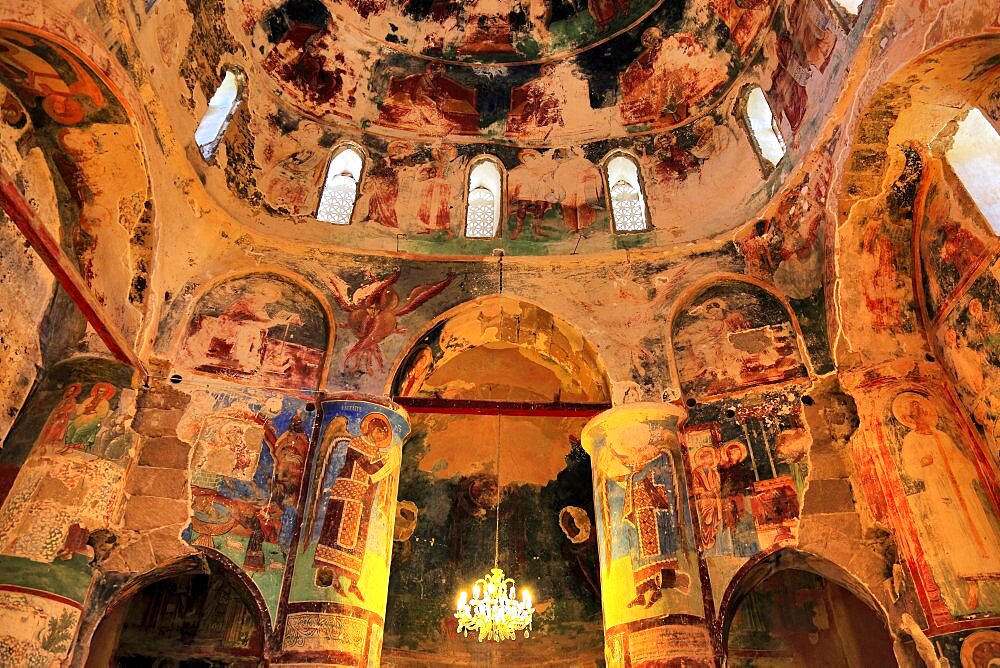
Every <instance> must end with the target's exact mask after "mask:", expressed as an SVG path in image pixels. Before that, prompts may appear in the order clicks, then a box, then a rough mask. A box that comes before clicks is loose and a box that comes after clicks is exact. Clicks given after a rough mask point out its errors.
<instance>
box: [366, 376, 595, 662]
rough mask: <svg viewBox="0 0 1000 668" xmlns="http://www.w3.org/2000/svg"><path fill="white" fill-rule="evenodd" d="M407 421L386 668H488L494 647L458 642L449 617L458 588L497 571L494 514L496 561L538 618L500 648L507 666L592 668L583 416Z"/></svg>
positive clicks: (418, 417)
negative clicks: (396, 665)
mask: <svg viewBox="0 0 1000 668" xmlns="http://www.w3.org/2000/svg"><path fill="white" fill-rule="evenodd" d="M515 373H516V372H515ZM411 419H412V420H413V429H414V435H413V436H412V437H411V438H410V440H409V441H408V442H407V444H406V446H405V447H404V449H403V463H402V468H401V470H400V485H399V499H400V503H399V515H398V516H397V520H396V527H397V529H398V533H397V535H396V536H395V540H396V543H395V546H394V548H393V562H392V570H391V579H390V584H389V592H390V593H389V601H388V611H387V614H386V630H385V650H384V656H385V658H386V660H388V661H391V662H400V663H405V662H407V661H416V662H420V663H421V664H422V665H439V664H443V663H446V662H450V661H460V662H462V663H464V664H466V665H492V664H493V663H494V662H495V660H496V659H494V658H493V657H492V652H493V651H494V650H493V648H492V647H491V645H492V643H483V644H480V643H478V642H476V641H475V640H474V638H473V637H471V636H470V637H469V638H464V637H462V636H461V635H460V634H458V633H457V630H456V620H455V618H454V617H453V613H454V611H455V610H454V606H455V598H456V596H457V593H458V591H459V590H461V589H465V590H468V589H469V588H470V587H471V586H472V583H473V582H474V581H475V580H476V579H477V578H481V577H483V575H484V574H485V573H486V572H487V571H488V570H489V568H491V567H492V565H493V558H494V548H495V546H496V544H497V543H495V541H496V537H497V533H496V522H497V519H498V517H497V513H498V512H499V522H500V529H499V542H498V545H499V564H500V566H501V567H502V568H503V569H504V570H505V572H506V573H507V574H508V575H509V576H511V577H513V578H515V581H516V586H517V588H518V590H523V589H524V588H528V590H529V591H530V592H531V594H532V598H533V599H534V606H535V609H536V612H535V616H534V621H533V626H532V629H531V636H530V638H529V639H528V640H522V639H520V638H519V639H518V641H517V642H516V643H507V646H506V647H504V649H503V655H504V659H503V661H504V663H510V664H511V665H540V664H542V663H550V664H552V665H559V666H564V665H565V666H569V665H573V666H587V665H597V664H598V662H600V661H601V659H602V657H603V650H602V625H601V604H600V580H599V577H600V575H599V573H598V565H597V542H596V531H595V529H594V521H595V519H594V504H593V494H592V491H591V482H590V480H591V468H590V458H589V457H588V456H587V455H586V453H585V452H584V451H583V449H582V448H581V446H580V442H579V434H580V430H581V428H582V427H583V425H584V424H585V423H586V422H587V418H586V417H582V418H557V417H540V416H523V417H520V416H502V417H501V418H499V425H498V417H497V416H496V415H457V414H436V413H413V414H412V418H411ZM498 430H499V436H498ZM470 434H477V435H478V436H479V437H478V438H473V439H470V437H469V435H470ZM498 437H499V438H500V442H501V454H500V468H499V481H498V477H497V476H498V470H497V454H496V451H497V439H498Z"/></svg>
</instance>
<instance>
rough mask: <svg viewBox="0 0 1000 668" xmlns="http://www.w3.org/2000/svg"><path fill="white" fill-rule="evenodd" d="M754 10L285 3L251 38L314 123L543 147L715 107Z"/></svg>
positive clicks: (554, 3)
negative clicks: (568, 139)
mask: <svg viewBox="0 0 1000 668" xmlns="http://www.w3.org/2000/svg"><path fill="white" fill-rule="evenodd" d="M745 4H746V3H736V2H730V1H729V0H695V1H693V2H687V3H683V4H681V3H673V2H669V3H668V2H662V1H661V2H658V3H657V2H650V1H649V0H646V1H645V2H640V1H636V2H628V1H627V0H590V1H589V2H588V3H586V4H584V3H580V2H569V1H568V0H534V1H532V2H526V1H524V2H522V1H520V0H515V1H512V2H511V1H508V2H501V1H497V0H492V1H490V0H478V1H477V2H472V3H455V2H448V1H446V0H430V1H427V0H420V1H416V2H406V3H399V4H396V3H393V4H389V3H387V2H385V0H375V1H372V0H348V1H345V2H343V3H334V2H330V1H329V0H328V2H327V3H326V4H324V3H321V2H320V1H319V0H286V1H285V2H284V3H281V4H274V3H273V2H259V3H258V4H256V5H252V6H251V7H249V8H245V9H244V16H245V18H244V28H245V27H246V25H247V21H249V20H250V19H254V20H255V21H256V23H255V24H254V25H253V26H252V28H251V29H250V31H249V34H246V31H244V34H245V37H246V38H248V40H249V46H250V49H249V53H250V54H253V56H254V57H255V58H257V60H258V62H257V63H256V64H257V65H258V66H259V67H260V68H261V69H263V71H264V72H265V73H266V74H267V76H268V78H269V80H270V82H271V84H272V87H273V90H274V92H275V93H276V94H278V95H280V96H281V97H282V98H283V99H285V100H287V101H289V102H290V103H292V104H293V105H294V106H295V107H296V108H297V109H298V110H299V111H301V112H303V113H304V114H306V115H307V116H309V117H312V118H315V119H317V120H321V121H326V122H344V121H348V122H352V123H354V124H361V125H362V126H363V127H371V128H373V129H374V128H377V129H378V130H380V131H382V132H384V133H386V134H396V135H399V134H401V133H402V134H406V135H409V136H414V135H416V136H422V137H429V138H433V137H444V136H452V137H463V138H469V139H473V138H475V139H479V138H491V139H494V138H495V139H498V140H503V141H506V142H510V143H517V144H525V143H528V144H538V143H551V142H553V141H558V140H560V139H565V138H569V137H573V138H579V137H589V138H601V137H609V136H621V135H624V134H626V133H629V132H634V131H636V130H640V131H641V130H648V129H656V128H666V127H672V126H676V125H678V124H679V123H682V122H684V121H685V120H686V119H688V118H689V117H691V116H694V115H697V114H698V113H700V112H701V111H703V110H704V109H706V108H707V107H709V106H711V105H712V103H714V102H715V101H717V100H718V99H719V97H720V96H721V95H722V94H723V93H725V91H726V90H727V88H728V85H729V84H730V83H731V82H732V81H733V79H734V77H735V76H736V75H737V74H738V73H739V72H741V71H743V70H744V69H745V68H746V66H747V65H748V63H749V56H750V55H751V53H752V51H753V48H754V46H755V45H757V42H758V39H757V38H758V34H759V33H761V32H762V28H763V27H764V25H765V24H766V23H767V21H768V19H769V18H770V16H771V13H772V3H771V2H768V1H767V0H755V1H754V2H752V3H749V5H748V6H740V5H745ZM246 17H249V18H246ZM581 101H587V102H589V104H580V102H581Z"/></svg>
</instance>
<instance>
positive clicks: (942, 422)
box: [855, 384, 1000, 626]
mask: <svg viewBox="0 0 1000 668" xmlns="http://www.w3.org/2000/svg"><path fill="white" fill-rule="evenodd" d="M933 387H934V386H927V387H921V386H900V385H899V384H887V385H886V386H884V387H877V388H874V389H875V393H874V394H873V396H872V397H871V401H872V402H873V409H874V410H873V412H871V413H869V414H868V415H867V416H865V417H864V418H863V422H862V425H863V426H864V425H865V424H870V425H872V427H871V431H870V433H865V434H864V438H863V439H861V440H860V441H859V442H858V443H857V444H856V445H855V450H856V451H857V455H856V457H857V466H858V475H859V478H860V479H861V481H862V483H863V486H864V490H865V498H866V501H867V504H868V507H869V509H870V512H871V513H872V515H873V516H874V517H875V518H876V519H878V520H881V521H884V522H886V523H888V524H889V525H890V526H891V527H892V529H893V532H894V534H895V535H896V540H897V542H898V543H899V545H900V550H901V552H902V555H903V556H904V557H905V559H906V560H907V562H908V566H909V569H910V571H911V573H912V574H913V578H914V581H915V584H916V586H917V593H918V595H919V596H920V597H921V602H922V603H923V606H924V608H925V610H927V611H928V616H929V623H930V624H931V625H932V626H939V625H948V624H951V622H952V620H953V619H955V618H962V617H967V616H970V615H974V614H976V613H977V612H981V611H987V610H993V609H995V607H996V604H997V600H998V599H997V597H998V596H1000V582H998V581H997V576H996V574H997V572H998V568H997V565H996V560H997V556H996V555H997V554H1000V551H998V549H997V548H998V538H997V536H998V535H1000V532H998V531H997V529H998V526H1000V525H998V520H997V518H998V513H997V498H996V490H997V484H996V477H997V473H996V468H995V464H994V463H992V462H989V461H987V459H986V458H985V457H984V455H983V453H982V452H981V445H980V439H979V436H978V435H977V434H976V433H975V432H974V431H972V430H971V429H970V428H969V427H968V426H967V425H966V424H964V423H963V422H962V421H961V419H960V418H959V417H958V413H957V408H956V407H955V405H954V404H953V403H952V402H951V400H949V399H948V398H947V394H946V393H944V392H940V391H936V390H933V389H932V388H933ZM930 517H934V518H935V520H934V521H933V522H932V521H928V518H930ZM938 518H940V519H938Z"/></svg>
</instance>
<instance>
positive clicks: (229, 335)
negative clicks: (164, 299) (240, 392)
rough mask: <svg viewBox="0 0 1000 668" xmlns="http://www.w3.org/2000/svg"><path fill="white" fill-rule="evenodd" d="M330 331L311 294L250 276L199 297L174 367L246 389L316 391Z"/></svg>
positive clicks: (283, 281) (275, 279)
mask: <svg viewBox="0 0 1000 668" xmlns="http://www.w3.org/2000/svg"><path fill="white" fill-rule="evenodd" d="M330 327H331V324H330V323H329V322H328V320H327V317H326V313H325V311H324V309H323V307H322V305H321V304H320V303H319V302H318V301H317V299H316V298H315V297H314V296H313V295H312V294H310V293H308V292H306V291H304V290H303V289H302V288H301V287H299V286H298V285H296V284H295V283H293V282H292V281H290V280H289V279H287V278H283V277H281V276H278V275H276V274H250V275H248V276H243V277H240V278H234V279H231V280H229V281H226V282H225V283H222V284H220V285H217V286H215V287H213V288H211V289H210V290H209V291H208V292H206V293H205V294H204V295H202V297H201V298H200V299H199V300H198V302H197V303H196V304H195V306H194V310H193V313H192V315H191V319H190V320H189V322H188V324H187V327H186V329H185V333H184V334H185V336H184V338H183V344H182V346H181V349H180V351H179V353H178V356H177V359H178V364H179V365H181V366H184V367H187V368H190V369H194V370H195V371H199V372H202V373H210V374H218V375H222V376H225V377H227V378H230V379H233V380H236V381H238V382H242V383H247V384H256V385H262V386H265V387H284V388H288V389H301V388H315V387H317V386H319V383H320V379H321V378H322V377H323V372H324V365H325V360H326V351H327V347H328V345H329V342H330Z"/></svg>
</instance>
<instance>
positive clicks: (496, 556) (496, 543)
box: [493, 411, 503, 568]
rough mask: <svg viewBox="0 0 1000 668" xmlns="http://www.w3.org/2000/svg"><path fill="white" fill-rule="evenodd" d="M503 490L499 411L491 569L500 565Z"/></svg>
mask: <svg viewBox="0 0 1000 668" xmlns="http://www.w3.org/2000/svg"><path fill="white" fill-rule="evenodd" d="M502 499H503V489H502V488H501V487H500V411H497V511H496V512H497V528H496V532H495V533H494V534H493V568H497V567H498V566H499V565H500V501H501V500H502Z"/></svg>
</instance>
